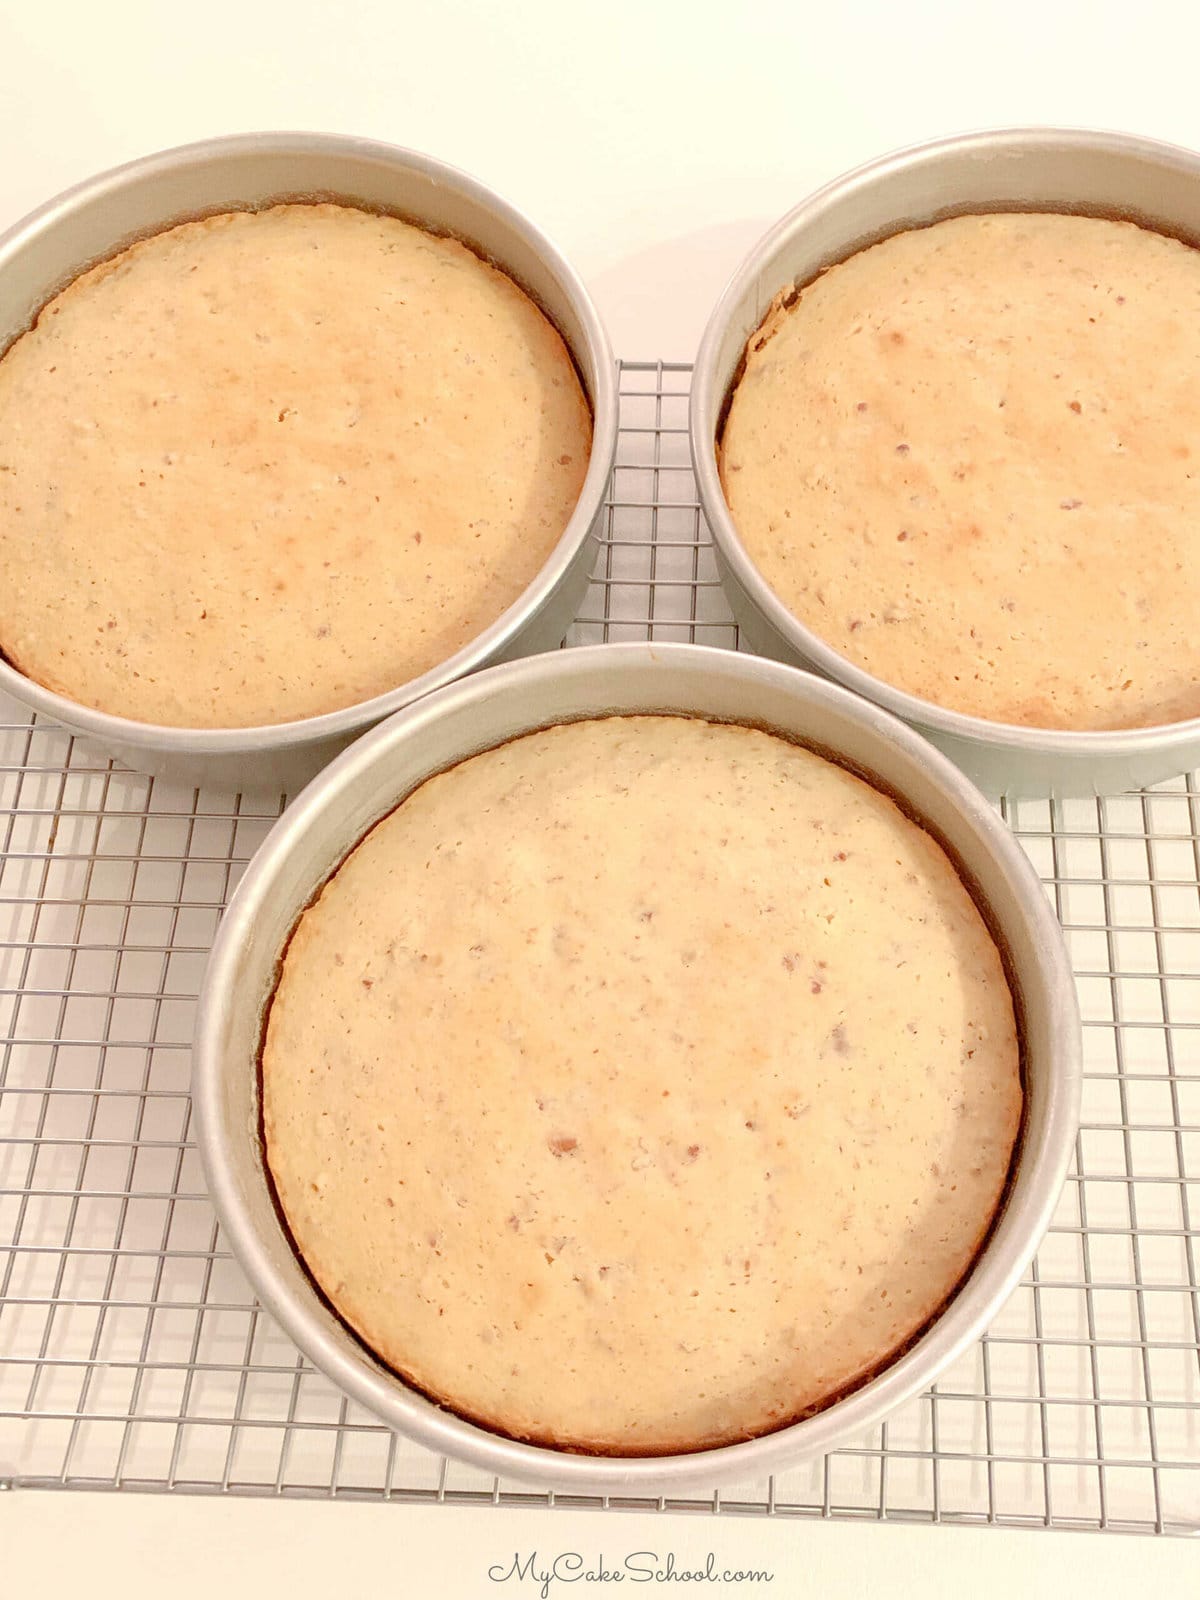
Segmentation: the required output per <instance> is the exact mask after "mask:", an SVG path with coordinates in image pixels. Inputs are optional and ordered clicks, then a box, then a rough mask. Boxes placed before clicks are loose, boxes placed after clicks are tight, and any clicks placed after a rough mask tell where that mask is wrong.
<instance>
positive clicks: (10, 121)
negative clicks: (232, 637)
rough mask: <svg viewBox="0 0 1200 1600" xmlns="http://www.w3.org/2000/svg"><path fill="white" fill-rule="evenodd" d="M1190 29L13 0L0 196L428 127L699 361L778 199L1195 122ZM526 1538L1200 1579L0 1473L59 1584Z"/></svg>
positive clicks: (541, 7)
mask: <svg viewBox="0 0 1200 1600" xmlns="http://www.w3.org/2000/svg"><path fill="white" fill-rule="evenodd" d="M1198 47H1200V7H1197V6H1196V5H1194V4H1184V3H1170V0H1143V3H1141V4H1138V5H1135V6H1131V5H1129V4H1128V3H1124V4H1120V5H1118V4H1112V3H1107V0H1037V3H1030V0H1008V3H1005V4H998V3H995V0H983V3H978V4H971V3H969V0H963V3H960V4H953V3H941V4H939V3H937V0H905V3H891V0H882V3H877V4H868V3H866V0H851V3H848V4H844V5H841V6H839V5H838V4H837V3H836V0H832V3H827V4H823V5H820V6H807V5H804V4H802V3H800V0H792V3H790V4H783V5H763V4H757V5H756V4H753V3H751V4H747V5H741V6H735V5H722V6H717V5H715V4H712V3H711V0H691V3H690V4H688V3H680V0H670V3H658V4H656V3H654V0H607V3H606V4H605V5H604V6H602V7H601V6H596V7H584V6H576V5H571V4H570V3H569V0H557V3H553V0H537V3H526V4H520V3H513V0H510V3H507V4H502V3H499V0H490V3H489V0H445V3H442V4H429V5H424V4H421V5H405V4H403V3H396V0H391V3H388V0H346V3H345V4H344V5H343V7H342V8H340V9H338V10H335V9H334V8H333V7H332V6H331V5H330V4H327V3H315V0H287V3H285V0H258V3H255V0H208V3H207V4H206V5H204V6H192V7H182V6H176V5H166V4H161V3H153V0H125V3H122V0H117V3H116V4H110V5H98V4H96V3H94V0H93V3H90V4H87V5H83V4H78V3H76V0H61V3H59V4H58V5H56V6H53V7H48V6H44V5H42V6H38V5H29V4H28V3H26V4H23V5H21V6H20V7H19V8H18V7H17V6H15V5H14V4H12V0H0V79H2V86H0V150H2V151H3V153H4V156H5V160H4V162H3V164H2V166H0V225H3V224H7V223H8V222H10V221H13V220H15V219H16V218H17V217H19V216H20V215H21V214H23V213H24V212H25V211H26V210H28V209H30V208H31V207H32V206H34V205H36V204H38V203H39V202H40V201H42V200H43V199H46V198H48V197H49V196H50V195H51V194H53V193H54V192H56V191H57V190H59V189H62V188H64V187H65V186H67V185H68V184H70V183H73V182H75V181H77V180H78V179H80V178H83V177H86V176H88V175H89V174H90V173H92V172H94V171H96V170H98V169H100V168H102V167H105V166H109V165H112V164H115V163H117V162H120V161H124V160H128V159H130V158H132V157H134V156H137V155H141V154H143V153H145V152H147V151H150V150H153V149H157V148H162V147H164V146H168V145H172V144H177V143H182V142H185V141H188V140H191V139H197V138H203V137H206V136H209V135H214V134H219V133H227V132H233V131H241V130H248V129H265V128H312V129H323V130H335V131H342V132H350V133H357V134H362V135H367V136H372V137H376V138H381V139H387V140H391V141H393V142H396V143H399V144H405V145H410V146H413V147H416V148H419V149H424V150H427V151H429V152H430V153H432V154H435V155H437V156H439V157H441V158H442V159H444V160H448V161H450V162H452V163H454V164H456V165H458V166H461V167H463V168H465V169H467V170H468V171H470V172H472V173H474V174H475V175H476V176H478V177H479V178H481V179H483V180H484V181H485V182H487V183H489V184H491V185H492V186H493V187H495V188H496V189H498V190H500V192H501V193H503V194H504V195H505V196H506V197H507V198H508V199H510V200H512V201H513V202H515V203H516V204H517V205H519V206H521V207H523V208H524V209H525V210H527V211H528V212H529V213H530V215H531V216H532V217H533V218H534V219H535V220H536V221H537V222H538V223H539V224H540V225H541V226H542V227H543V228H544V229H545V230H546V231H547V232H549V233H550V234H551V235H552V236H553V237H554V238H555V239H556V240H557V242H558V243H559V245H560V246H561V247H562V248H563V249H564V250H565V252H566V253H567V255H568V256H569V257H570V258H571V259H572V261H573V262H574V264H575V265H576V267H577V268H578V269H579V270H580V271H581V272H582V274H583V275H584V277H585V279H586V280H587V281H588V283H589V284H590V286H591V288H592V290H593V292H594V293H595V295H596V297H597V299H598V301H599V304H600V308H601V311H602V313H603V315H604V316H605V318H606V320H607V322H608V325H609V328H610V331H611V333H612V336H613V342H614V345H615V347H616V350H617V353H618V354H620V355H623V356H627V357H634V358H636V357H656V356H662V357H666V358H671V359H684V360H686V359H688V358H690V356H691V354H692V353H693V351H694V348H695V345H696V342H697V340H698V338H699V334H700V330H701V328H702V325H703V322H704V319H705V316H706V314H707V311H708V309H709V307H710V306H711V304H712V302H713V300H714V299H715V297H716V294H717V292H718V291H719V289H720V287H721V285H722V283H723V282H724V279H725V278H726V276H727V275H728V274H729V272H730V271H731V270H732V269H733V268H734V266H735V265H736V264H737V262H738V260H739V258H740V256H741V255H742V253H743V252H744V251H745V249H746V248H747V247H748V246H749V245H750V244H751V243H752V241H753V240H754V238H755V237H756V236H757V235H758V233H760V232H761V231H762V229H763V228H764V227H765V226H766V225H767V223H769V222H770V221H772V220H774V218H775V217H777V216H778V215H779V214H781V213H782V212H783V211H785V210H786V209H788V208H789V207H790V206H791V205H792V204H794V203H795V202H796V201H797V200H799V199H800V198H802V197H803V196H804V195H805V194H806V193H807V192H808V191H809V190H811V189H812V188H814V187H815V186H816V185H817V184H819V183H820V182H823V181H824V180H825V179H827V178H829V177H832V176H834V175H836V173H838V172H839V171H841V170H842V169H844V168H845V167H847V166H849V165H852V164H854V163H856V162H858V161H860V160H864V159H867V158H868V157H870V156H873V155H876V154H879V153H881V152H882V151H884V150H886V149H888V148H890V147H894V146H896V145H900V144H905V143H909V142H912V141H914V140H917V139H922V138H926V137H931V136H934V135H938V134H944V133H950V132H956V131H961V130H963V129H966V128H972V127H983V126H989V125H998V124H1004V123H1022V122H1039V123H1060V124H1073V125H1092V126H1101V127H1109V128H1120V129H1127V130H1130V131H1135V132H1140V133H1145V134H1150V135H1154V136H1157V137H1160V138H1166V139H1172V140H1175V141H1177V142H1179V143H1182V144H1188V145H1192V146H1197V147H1200V96H1198V95H1197V91H1196V63H1197V60H1198V59H1200V55H1198ZM218 1540H220V1541H223V1542H224V1549H223V1552H222V1553H221V1554H220V1555H218V1554H216V1553H215V1551H216V1548H217V1542H218ZM535 1544H536V1545H537V1546H538V1547H539V1548H540V1549H542V1550H546V1549H550V1548H553V1549H554V1550H568V1549H572V1548H573V1549H581V1550H590V1551H591V1552H598V1551H599V1550H600V1549H603V1550H604V1551H605V1552H607V1553H609V1554H610V1555H611V1556H613V1557H615V1558H617V1559H619V1558H620V1556H621V1555H622V1554H624V1553H625V1552H628V1551H631V1550H633V1549H636V1548H654V1549H656V1550H659V1551H661V1552H664V1553H665V1551H666V1550H668V1549H672V1548H673V1549H675V1550H676V1552H677V1554H678V1556H682V1555H683V1554H684V1553H685V1552H697V1551H707V1550H708V1549H709V1548H713V1549H715V1550H717V1552H718V1553H719V1555H720V1557H721V1559H722V1561H724V1558H725V1556H726V1555H728V1557H729V1559H730V1561H731V1562H732V1564H734V1565H739V1564H760V1565H770V1566H772V1567H773V1568H774V1571H775V1573H776V1580H775V1582H774V1583H773V1584H772V1585H770V1586H751V1585H736V1586H735V1585H727V1586H709V1585H699V1586H689V1589H688V1592H702V1593H713V1594H725V1593H730V1594H731V1593H738V1594H751V1593H755V1592H757V1593H773V1594H775V1595H779V1594H788V1595H791V1594H796V1595H805V1596H807V1595H810V1594H811V1595H822V1596H825V1595H833V1596H841V1595H843V1594H844V1595H854V1596H867V1595H872V1594H876V1593H878V1594H909V1593H917V1592H920V1593H921V1594H923V1595H929V1596H941V1595H950V1594H956V1595H957V1594H961V1593H963V1592H966V1591H968V1590H969V1591H970V1592H971V1594H972V1595H973V1596H980V1597H983V1596H988V1595H992V1594H995V1595H1000V1594H1003V1595H1006V1596H1013V1595H1019V1596H1022V1597H1026V1596H1028V1597H1035V1596H1039V1595H1042V1594H1047V1595H1048V1594H1051V1593H1054V1594H1057V1595H1076V1594H1086V1593H1088V1592H1089V1590H1090V1589H1092V1588H1098V1586H1099V1584H1100V1582H1101V1580H1102V1578H1104V1579H1106V1580H1107V1581H1108V1583H1109V1584H1111V1585H1112V1586H1113V1587H1114V1588H1115V1589H1117V1590H1118V1591H1120V1589H1122V1588H1124V1589H1126V1590H1132V1591H1133V1592H1138V1591H1142V1592H1144V1591H1145V1590H1147V1589H1149V1588H1151V1587H1152V1586H1153V1587H1154V1588H1157V1589H1158V1590H1159V1592H1161V1593H1162V1594H1164V1595H1174V1594H1186V1593H1189V1592H1192V1593H1195V1592H1200V1549H1198V1548H1197V1545H1196V1544H1194V1543H1193V1544H1185V1543H1183V1542H1178V1541H1176V1542H1168V1541H1164V1540H1159V1541H1151V1540H1145V1539H1133V1538H1116V1539H1114V1538H1113V1537H1105V1536H1100V1535H1094V1536H1092V1535H1087V1536H1084V1535H1046V1534H1030V1535H1024V1534H1016V1533H1012V1532H1008V1531H1004V1532H997V1531H993V1530H982V1531H980V1532H978V1533H976V1532H967V1531H963V1530H950V1529H931V1528H925V1529H923V1528H914V1529H901V1528H874V1527H865V1526H858V1525H846V1524H842V1525H838V1526H819V1525H814V1524H809V1523H803V1524H796V1523H791V1524H782V1525H769V1526H768V1525H764V1524H763V1523H762V1522H753V1523H752V1522H749V1521H745V1522H728V1521H722V1522H720V1523H717V1522H716V1521H715V1520H714V1519H703V1520H701V1519H696V1518H689V1519H686V1520H684V1519H667V1518H657V1517H656V1518H635V1517H632V1516H621V1517H615V1516H613V1517H596V1516H591V1517H588V1516H580V1515H578V1514H575V1515H570V1516H568V1515H565V1514H562V1513H532V1512H521V1511H511V1512H510V1511H500V1510H494V1509H487V1510H479V1511H471V1510H466V1511H464V1510H460V1509H451V1508H445V1507H432V1508H416V1507H403V1506H350V1505H338V1506H332V1505H331V1506H310V1505H301V1504H291V1505H287V1506H268V1505H264V1504H261V1503H258V1502H247V1501H241V1502H238V1503H236V1504H225V1505H222V1504H221V1503H219V1502H217V1501H215V1500H192V1501H186V1502H184V1501H180V1500H178V1499H176V1500H167V1499H154V1500H137V1499H132V1498H131V1497H124V1496H121V1497H118V1496H107V1497H102V1496H79V1495H73V1496H64V1495H59V1496H43V1495H33V1494H14V1495H11V1496H4V1497H0V1550H2V1551H3V1556H0V1561H2V1562H3V1564H4V1567H6V1568H7V1571H6V1572H5V1573H4V1576H3V1578H2V1579H0V1590H2V1591H3V1592H4V1593H6V1594H12V1595H14V1596H24V1595H32V1594H35V1593H39V1594H44V1595H47V1596H48V1597H50V1600H57V1596H59V1595H68V1594H75V1593H84V1592H86V1593H88V1594H100V1595H107V1594H109V1593H121V1594H124V1595H129V1596H135V1595H136V1596H140V1595H150V1594H158V1593H161V1592H164V1591H166V1590H168V1589H169V1590H170V1592H171V1593H172V1595H173V1597H177V1600H186V1597H189V1596H191V1595H197V1596H198V1595H201V1594H203V1595H204V1596H205V1597H206V1600H207V1597H209V1596H211V1595H213V1594H217V1595H220V1594H225V1595H229V1596H231V1597H234V1600H236V1597H238V1596H240V1595H242V1594H247V1595H250V1594H253V1595H262V1594H265V1593H270V1592H271V1591H272V1589H274V1588H275V1587H277V1586H279V1585H280V1584H281V1582H282V1581H283V1580H284V1579H285V1577H286V1582H287V1586H288V1591H289V1593H290V1595H291V1596H293V1597H297V1600H299V1597H301V1596H305V1595H308V1594H318V1593H320V1594H323V1595H330V1594H337V1595H339V1596H346V1597H347V1600H355V1597H356V1596H358V1595H367V1594H371V1595H376V1594H377V1595H380V1596H384V1597H391V1596H408V1595H426V1594H428V1595H431V1596H441V1595H445V1596H447V1597H450V1600H453V1597H455V1596H459V1595H462V1596H470V1597H472V1600H474V1597H475V1596H480V1595H485V1594H495V1595H506V1594H510V1593H512V1594H516V1593H523V1594H532V1593H535V1592H536V1588H535V1587H533V1586H529V1585H525V1586H522V1587H521V1588H520V1589H517V1588H516V1587H515V1586H514V1585H512V1584H504V1585H497V1584H494V1583H492V1582H490V1581H488V1579H487V1577H486V1570H487V1566H488V1565H489V1564H490V1563H492V1562H494V1561H499V1560H501V1559H505V1552H506V1551H507V1552H509V1557H511V1551H512V1550H513V1549H516V1548H521V1549H526V1548H532V1547H533V1546H534V1545H535ZM674 1588H675V1586H674V1585H664V1584H657V1585H654V1586H653V1587H652V1591H647V1592H657V1593H664V1592H671V1591H672V1590H673V1589H674ZM552 1592H555V1593H557V1592H561V1593H564V1594H570V1593H572V1592H580V1591H576V1590H574V1589H573V1588H570V1587H561V1586H560V1588H556V1589H555V1590H553V1591H552ZM582 1592H590V1593H595V1592H598V1590H597V1589H596V1588H595V1587H592V1586H588V1587H587V1588H586V1590H585V1591H582ZM610 1592H611V1591H610ZM620 1592H622V1593H626V1592H641V1591H640V1590H631V1589H630V1588H629V1586H625V1587H623V1588H622V1589H621V1591H620Z"/></svg>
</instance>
